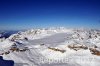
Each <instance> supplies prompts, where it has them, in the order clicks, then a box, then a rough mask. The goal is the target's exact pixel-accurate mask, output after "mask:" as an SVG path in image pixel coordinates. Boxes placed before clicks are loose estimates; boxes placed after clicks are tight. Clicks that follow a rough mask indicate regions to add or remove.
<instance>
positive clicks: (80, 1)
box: [0, 0, 100, 30]
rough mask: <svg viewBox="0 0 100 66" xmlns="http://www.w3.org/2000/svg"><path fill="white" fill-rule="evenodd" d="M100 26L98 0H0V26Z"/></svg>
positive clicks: (23, 27)
mask: <svg viewBox="0 0 100 66" xmlns="http://www.w3.org/2000/svg"><path fill="white" fill-rule="evenodd" d="M60 26H63V27H70V28H75V27H77V28H78V27H85V28H86V27H87V28H100V0H0V30H11V29H12V30H20V29H31V28H47V27H60Z"/></svg>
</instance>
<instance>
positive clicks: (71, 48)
mask: <svg viewBox="0 0 100 66" xmlns="http://www.w3.org/2000/svg"><path fill="white" fill-rule="evenodd" d="M26 38H27V39H26ZM0 44H1V46H0V53H1V56H3V57H4V59H6V60H14V62H15V66H100V63H99V62H100V31H99V30H92V29H66V28H50V29H31V30H28V31H25V32H19V33H17V34H13V35H11V36H10V37H9V38H7V39H6V40H5V41H3V42H0ZM13 46H14V49H15V46H16V48H18V50H14V49H13V50H10V49H11V48H12V47H13ZM84 46H85V48H84ZM26 47H27V50H23V49H25V48H26ZM8 51H9V52H8ZM5 52H8V53H5ZM2 53H4V54H2Z"/></svg>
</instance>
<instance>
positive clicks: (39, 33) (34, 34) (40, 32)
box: [8, 27, 72, 40]
mask: <svg viewBox="0 0 100 66" xmlns="http://www.w3.org/2000/svg"><path fill="white" fill-rule="evenodd" d="M64 32H72V29H66V28H64V27H59V28H53V27H52V28H48V29H45V28H43V29H30V30H27V31H24V32H18V33H17V34H13V35H11V36H10V37H9V38H8V39H15V38H16V39H24V38H27V39H29V40H33V39H39V38H43V37H45V36H50V35H53V34H55V33H64Z"/></svg>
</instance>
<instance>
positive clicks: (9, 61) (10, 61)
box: [0, 56, 14, 66]
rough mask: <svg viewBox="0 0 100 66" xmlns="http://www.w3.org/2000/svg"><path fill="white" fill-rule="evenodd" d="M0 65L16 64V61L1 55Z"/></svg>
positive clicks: (11, 65)
mask: <svg viewBox="0 0 100 66" xmlns="http://www.w3.org/2000/svg"><path fill="white" fill-rule="evenodd" d="M0 66H14V61H12V60H4V59H3V57H2V56H0Z"/></svg>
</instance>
